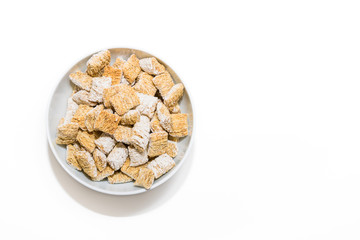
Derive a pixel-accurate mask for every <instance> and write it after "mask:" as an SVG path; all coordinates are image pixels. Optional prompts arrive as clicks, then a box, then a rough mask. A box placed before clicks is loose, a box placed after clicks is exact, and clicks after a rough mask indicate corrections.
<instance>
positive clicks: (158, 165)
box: [147, 153, 175, 179]
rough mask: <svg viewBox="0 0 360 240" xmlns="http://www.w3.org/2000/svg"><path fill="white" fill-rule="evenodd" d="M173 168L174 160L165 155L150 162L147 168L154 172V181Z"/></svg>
mask: <svg viewBox="0 0 360 240" xmlns="http://www.w3.org/2000/svg"><path fill="white" fill-rule="evenodd" d="M174 166H175V162H174V159H172V158H171V157H170V156H169V155H167V154H166V153H165V154H163V155H161V156H159V157H157V158H155V159H154V160H153V161H151V162H150V163H149V164H148V165H147V168H148V169H151V170H152V171H153V172H154V175H155V179H158V178H159V177H161V176H162V175H164V174H165V173H167V172H168V171H169V170H170V169H172V168H173V167H174Z"/></svg>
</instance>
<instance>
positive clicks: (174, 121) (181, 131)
mask: <svg viewBox="0 0 360 240" xmlns="http://www.w3.org/2000/svg"><path fill="white" fill-rule="evenodd" d="M170 119H171V128H170V129H171V131H170V132H169V134H170V135H171V136H172V137H185V136H187V135H188V122H187V114H186V113H177V114H171V116H170Z"/></svg>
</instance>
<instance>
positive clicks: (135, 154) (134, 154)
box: [128, 146, 149, 167]
mask: <svg viewBox="0 0 360 240" xmlns="http://www.w3.org/2000/svg"><path fill="white" fill-rule="evenodd" d="M128 150H129V157H130V166H131V167H136V166H140V165H143V164H144V163H146V162H147V161H149V158H148V154H147V151H143V152H139V151H138V150H137V149H136V148H134V147H133V146H129V148H128Z"/></svg>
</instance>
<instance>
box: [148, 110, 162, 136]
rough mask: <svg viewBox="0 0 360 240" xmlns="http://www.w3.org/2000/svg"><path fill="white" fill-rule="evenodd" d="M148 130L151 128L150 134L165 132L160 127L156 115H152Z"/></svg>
mask: <svg viewBox="0 0 360 240" xmlns="http://www.w3.org/2000/svg"><path fill="white" fill-rule="evenodd" d="M150 128H151V132H159V131H165V130H164V129H163V128H162V126H161V125H160V121H159V118H158V117H157V114H154V117H153V118H152V119H151V122H150Z"/></svg>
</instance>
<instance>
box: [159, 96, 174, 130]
mask: <svg viewBox="0 0 360 240" xmlns="http://www.w3.org/2000/svg"><path fill="white" fill-rule="evenodd" d="M156 115H157V117H158V118H159V121H160V125H161V127H162V128H164V129H165V130H166V131H167V132H170V130H171V115H170V112H169V109H168V108H167V107H166V106H165V105H164V104H163V103H162V102H158V104H157V107H156Z"/></svg>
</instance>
